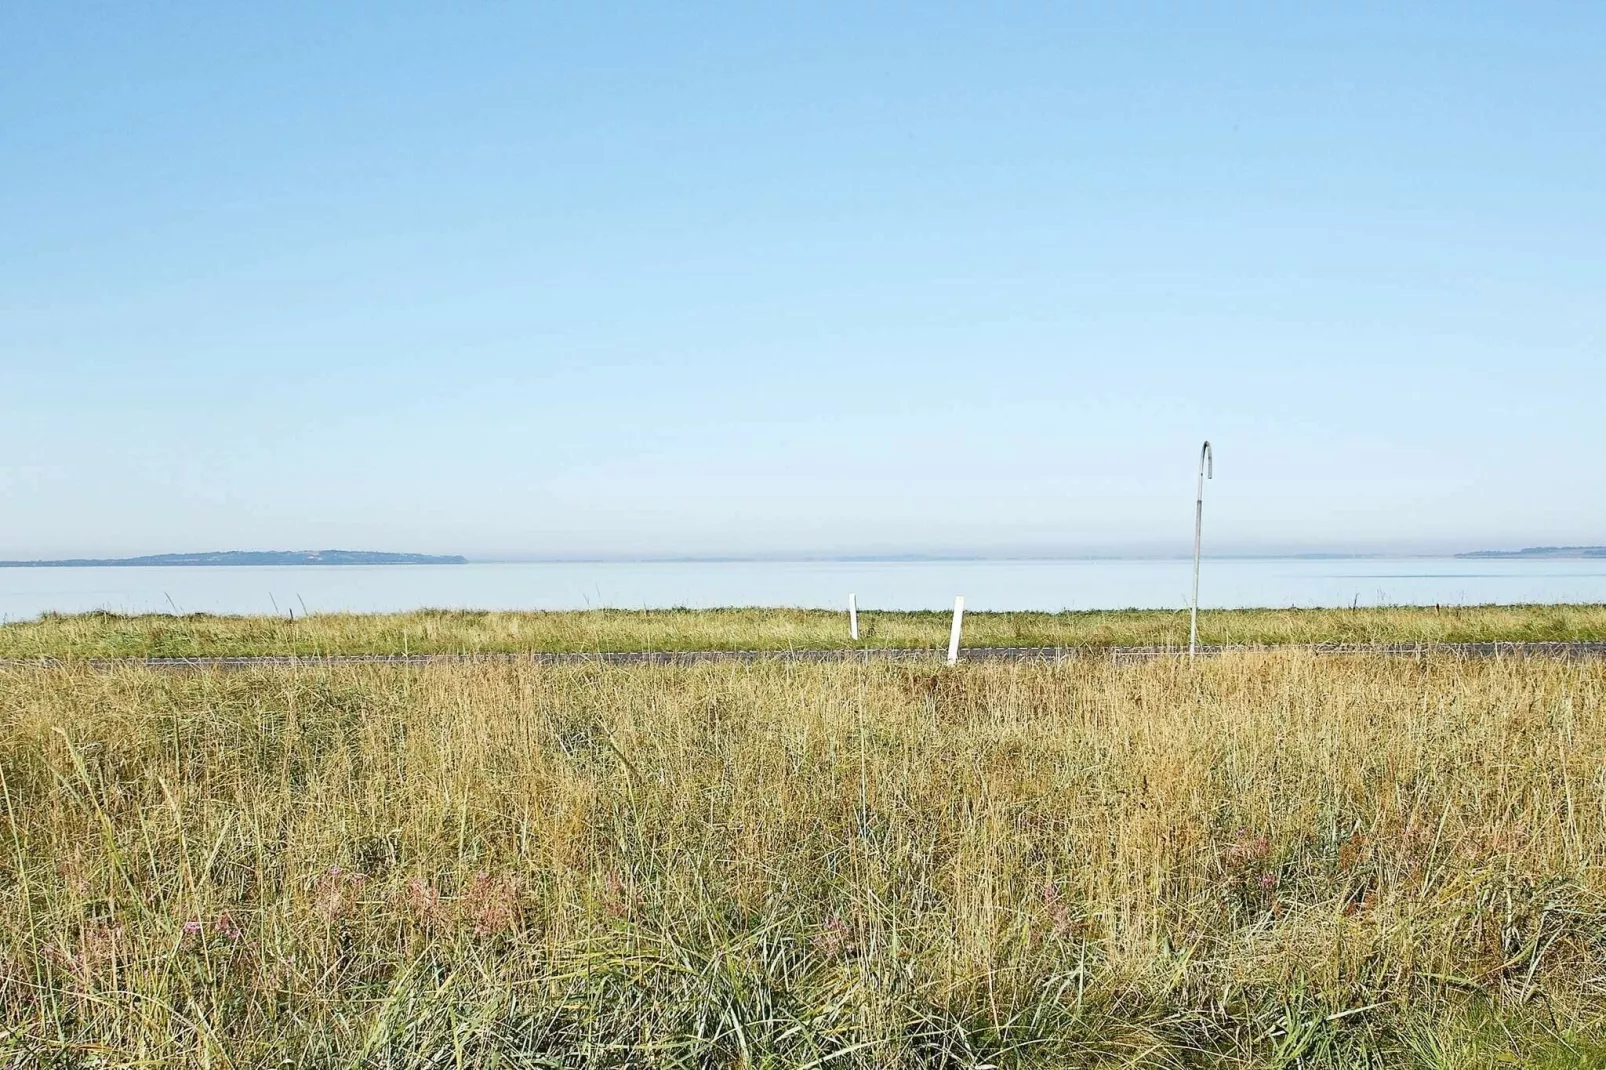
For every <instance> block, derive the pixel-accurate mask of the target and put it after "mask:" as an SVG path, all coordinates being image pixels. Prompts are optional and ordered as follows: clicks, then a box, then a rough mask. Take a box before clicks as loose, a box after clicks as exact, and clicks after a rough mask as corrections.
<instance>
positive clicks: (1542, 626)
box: [0, 605, 1606, 658]
mask: <svg viewBox="0 0 1606 1070" xmlns="http://www.w3.org/2000/svg"><path fill="white" fill-rule="evenodd" d="M949 622H950V617H949V614H947V613H946V612H921V613H908V612H881V611H876V610H873V609H867V610H864V611H862V612H861V613H860V617H859V628H860V636H861V638H860V641H859V642H858V643H854V642H852V641H850V640H849V639H848V634H847V631H848V630H847V616H846V614H845V613H838V612H828V611H824V610H803V609H710V610H692V609H676V610H640V611H631V610H612V609H605V610H587V611H578V612H472V611H453V610H422V611H418V612H412V613H395V614H347V613H329V614H314V615H312V616H309V617H300V618H296V619H293V620H292V619H289V618H287V617H267V616H260V617H221V616H208V615H204V614H192V615H188V616H169V615H164V614H148V615H143V616H121V615H117V614H110V613H86V614H78V615H47V616H45V617H42V618H39V619H36V620H30V621H21V622H16V623H11V624H6V625H0V658H39V657H50V658H92V657H93V658H106V657H229V656H250V655H287V654H294V655H302V656H309V657H311V656H319V655H339V654H408V653H410V654H470V653H519V652H526V651H542V652H577V653H580V652H587V651H637V650H664V651H676V650H680V651H687V650H787V649H820V650H834V649H852V648H855V647H864V648H922V647H923V648H931V649H935V648H938V647H942V646H945V645H946V644H947V640H948V626H949ZM1199 631H1200V639H1201V641H1202V642H1204V643H1207V644H1218V643H1219V644H1250V645H1262V644H1309V643H1440V642H1443V643H1450V642H1494V641H1499V642H1536V641H1567V640H1606V606H1602V605H1532V606H1442V607H1432V606H1428V607H1389V608H1381V609H1245V610H1212V611H1205V612H1201V613H1200V615H1199ZM964 641H965V645H966V646H973V647H974V646H1044V647H1110V646H1182V645H1185V644H1186V643H1187V641H1188V615H1187V613H1185V612H1171V611H1163V610H1114V611H1102V610H1100V611H1087V612H1064V613H980V612H973V613H967V614H966V616H965V635H964Z"/></svg>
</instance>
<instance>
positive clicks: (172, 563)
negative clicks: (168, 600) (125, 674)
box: [0, 550, 468, 568]
mask: <svg viewBox="0 0 1606 1070" xmlns="http://www.w3.org/2000/svg"><path fill="white" fill-rule="evenodd" d="M466 564H468V558H466V557H461V556H459V555H457V554H394V553H386V552H383V551H377V550H221V551H217V552H213V553H200V554H152V555H149V556H146V557H81V558H63V559H61V560H56V561H0V568H217V567H227V566H230V565H232V566H236V567H238V566H241V565H253V566H260V565H270V566H283V565H466Z"/></svg>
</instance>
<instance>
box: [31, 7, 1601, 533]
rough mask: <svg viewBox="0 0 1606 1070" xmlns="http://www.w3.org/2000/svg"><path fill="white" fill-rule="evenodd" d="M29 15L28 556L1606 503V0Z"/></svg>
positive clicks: (950, 529) (1401, 525) (1086, 526)
mask: <svg viewBox="0 0 1606 1070" xmlns="http://www.w3.org/2000/svg"><path fill="white" fill-rule="evenodd" d="M867 7H869V6H868V5H861V4H841V5H825V4H810V5H788V6H785V7H783V6H780V5H745V4H730V5H718V6H715V5H702V6H698V5H678V4H642V5H638V6H632V7H625V6H611V5H610V6H604V5H589V4H575V5H567V6H565V7H562V8H560V7H558V6H556V5H554V6H544V5H472V4H471V5H447V4H440V5H401V4H371V5H358V4H341V5H335V4H316V5H315V4H306V5H299V6H296V5H280V4H270V5H239V4H208V5H202V4H195V5H177V4H162V5H110V4H54V3H50V4H47V3H11V4H7V5H5V6H4V9H3V10H0V102H3V103H0V373H3V374H0V557H28V556H58V555H69V554H95V555H102V554H105V555H111V554H124V553H143V552H162V551H178V550H204V549H234V548H301V547H323V546H339V547H354V548H372V549H396V550H416V551H443V552H462V553H466V554H470V555H481V556H489V555H497V556H502V555H540V554H588V553H600V554H631V553H641V554H660V553H662V554H678V553H718V552H776V551H809V552H832V551H838V552H840V551H890V552H899V551H932V550H943V549H968V550H1022V549H1026V550H1030V549H1048V550H1060V551H1069V552H1109V551H1121V550H1131V551H1140V552H1160V553H1167V552H1185V551H1186V550H1187V549H1188V546H1189V542H1190V539H1191V527H1192V498H1193V484H1194V465H1195V462H1196V456H1197V450H1198V444H1199V441H1200V439H1202V438H1205V437H1209V438H1211V439H1213V440H1214V441H1215V443H1216V450H1217V467H1216V479H1215V481H1214V482H1213V483H1212V484H1210V485H1209V488H1208V490H1207V501H1206V510H1207V539H1208V540H1209V545H1210V546H1212V547H1213V548H1215V549H1217V550H1218V551H1223V552H1226V551H1239V552H1242V551H1252V550H1257V549H1275V550H1301V549H1313V548H1324V549H1378V548H1392V549H1407V550H1422V549H1438V548H1444V549H1473V548H1480V547H1485V546H1508V545H1510V546H1520V545H1526V544H1532V543H1574V542H1594V543H1606V448H1603V447H1606V197H1603V196H1602V183H1603V181H1606V118H1603V117H1606V63H1603V62H1602V56H1603V55H1606V5H1601V4H1598V3H1577V4H1551V3H1533V4H1516V3H1510V4H1476V3H1474V4H1442V5H1433V4H1404V5H1402V4H1393V3H1391V4H1333V5H1311V4H1266V5H1264V6H1234V5H1227V4H1208V5H1207V4H1177V5H1171V6H1153V5H1144V4H1119V5H1068V4H1064V5H1062V4H1054V5H1048V4H1045V5H1042V6H1027V5H981V4H976V5H964V6H959V5H954V6H938V5H908V6H894V5H873V8H874V9H873V10H867Z"/></svg>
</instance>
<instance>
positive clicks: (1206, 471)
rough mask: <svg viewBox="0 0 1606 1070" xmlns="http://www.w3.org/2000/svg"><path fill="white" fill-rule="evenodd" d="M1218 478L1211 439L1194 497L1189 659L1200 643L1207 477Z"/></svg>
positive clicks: (1203, 455) (1204, 450)
mask: <svg viewBox="0 0 1606 1070" xmlns="http://www.w3.org/2000/svg"><path fill="white" fill-rule="evenodd" d="M1207 476H1208V477H1209V478H1211V479H1215V478H1216V455H1215V453H1214V452H1213V451H1212V450H1211V449H1210V440H1209V439H1206V440H1205V444H1204V447H1203V448H1202V449H1200V450H1199V493H1198V494H1197V495H1195V496H1194V499H1193V601H1192V602H1190V603H1189V607H1190V608H1189V612H1188V660H1189V661H1192V660H1193V652H1194V650H1195V649H1196V648H1197V647H1198V645H1199V537H1200V535H1202V534H1203V532H1204V483H1205V478H1206V477H1207Z"/></svg>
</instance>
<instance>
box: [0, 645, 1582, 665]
mask: <svg viewBox="0 0 1606 1070" xmlns="http://www.w3.org/2000/svg"><path fill="white" fill-rule="evenodd" d="M1269 650H1299V651H1304V652H1308V653H1312V654H1319V655H1346V654H1348V655H1356V654H1371V655H1383V656H1387V657H1406V658H1420V657H1427V656H1429V655H1439V656H1451V657H1463V658H1500V657H1517V658H1563V659H1577V658H1600V657H1606V642H1596V641H1587V642H1561V643H1388V644H1353V643H1317V644H1299V645H1293V644H1289V645H1281V646H1202V647H1200V648H1199V653H1200V654H1201V655H1204V656H1213V655H1218V654H1225V653H1241V652H1245V651H1269ZM945 653H946V652H945V651H943V650H939V649H931V648H917V649H900V650H889V649H860V650H693V651H601V652H573V653H520V654H336V655H331V656H327V657H322V656H292V655H264V656H249V657H198V658H140V657H125V658H88V659H77V658H74V659H57V658H8V659H3V660H0V667H5V668H38V667H42V666H50V665H69V664H88V665H90V666H93V667H95V668H105V669H110V668H116V667H121V666H132V665H137V666H143V667H145V668H148V669H171V670H179V671H183V670H192V671H193V670H207V669H255V668H300V669H317V668H325V667H332V666H340V665H399V666H426V665H455V664H524V665H699V664H705V663H711V662H744V663H751V662H767V661H781V662H794V663H805V664H823V663H839V662H856V661H858V662H869V661H905V662H932V661H941V660H943V658H944V655H945ZM1186 656H1187V649H1186V648H1185V647H1184V648H1178V647H1147V646H1130V647H1038V646H993V647H971V648H969V649H961V650H960V652H959V657H960V660H961V661H1067V660H1071V659H1085V658H1103V659H1108V660H1111V661H1137V660H1145V659H1153V658H1175V657H1186Z"/></svg>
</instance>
